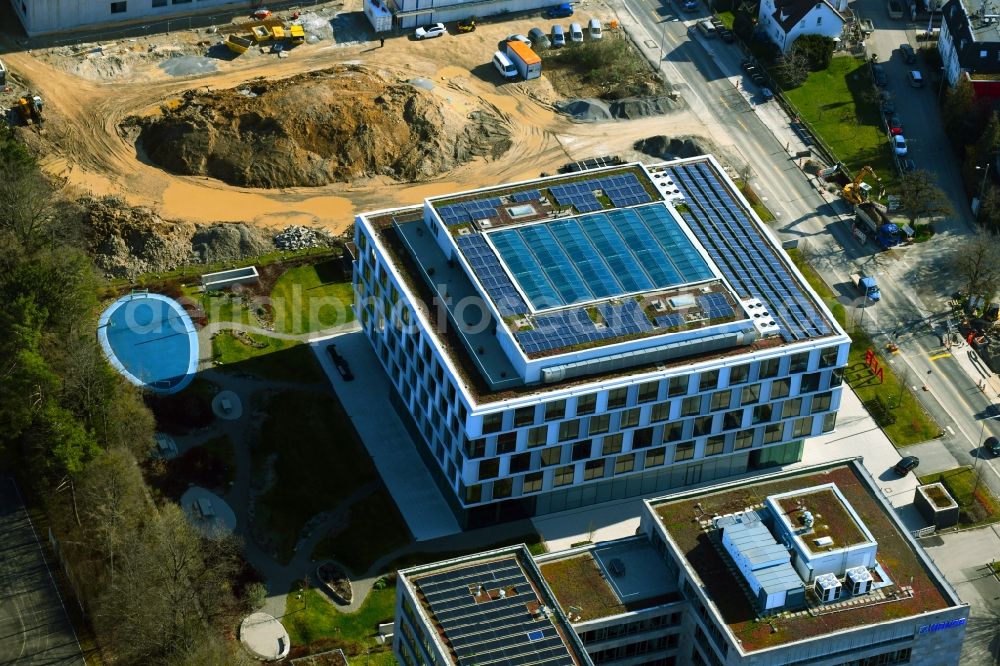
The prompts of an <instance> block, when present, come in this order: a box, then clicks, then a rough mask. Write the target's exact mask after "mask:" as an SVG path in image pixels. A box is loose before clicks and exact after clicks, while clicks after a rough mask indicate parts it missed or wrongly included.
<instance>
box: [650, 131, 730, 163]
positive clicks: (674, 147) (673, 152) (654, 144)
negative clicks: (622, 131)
mask: <svg viewBox="0 0 1000 666" xmlns="http://www.w3.org/2000/svg"><path fill="white" fill-rule="evenodd" d="M705 143H706V142H705V139H703V138H701V137H674V138H673V139H671V138H670V137H668V136H663V135H660V136H651V137H648V138H645V139H639V140H638V141H636V142H635V143H634V144H633V145H632V147H633V148H635V149H636V150H638V151H639V152H641V153H645V154H646V155H649V156H650V157H656V158H658V159H664V160H672V159H676V158H684V157H695V156H696V155H704V154H706V153H709V152H716V151H713V150H712V148H713V147H714V144H711V142H708V143H709V144H711V145H707V146H706V145H705Z"/></svg>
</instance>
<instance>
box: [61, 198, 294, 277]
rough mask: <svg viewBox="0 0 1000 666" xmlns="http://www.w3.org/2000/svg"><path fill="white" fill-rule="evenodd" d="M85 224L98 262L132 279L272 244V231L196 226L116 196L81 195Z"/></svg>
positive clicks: (233, 256)
mask: <svg viewBox="0 0 1000 666" xmlns="http://www.w3.org/2000/svg"><path fill="white" fill-rule="evenodd" d="M78 203H79V205H80V206H81V208H82V211H83V214H82V217H83V222H84V225H85V226H84V228H85V230H86V233H87V238H88V241H89V249H90V253H91V255H92V256H93V258H94V263H95V264H96V265H97V267H98V268H99V269H100V270H101V271H103V272H104V273H105V275H108V276H110V277H116V278H126V279H133V278H135V277H136V276H138V275H141V274H143V273H151V272H160V271H168V270H173V269H175V268H177V267H179V266H182V265H184V264H190V263H216V262H230V261H238V260H240V259H244V258H248V257H255V256H257V255H260V254H264V253H266V252H270V251H272V250H273V249H274V243H273V242H272V241H271V234H270V232H268V231H265V230H263V229H257V228H255V227H251V226H248V225H246V224H243V223H233V224H230V223H218V224H212V225H205V226H202V225H195V224H190V223H187V222H177V221H173V220H164V219H163V218H161V217H160V216H159V215H157V214H156V213H154V212H153V211H151V210H149V209H148V208H132V207H130V206H128V205H127V204H126V203H125V202H124V201H122V200H121V199H119V198H117V197H113V196H108V197H102V198H100V199H95V198H92V197H86V198H83V199H81V200H80V201H79V202H78Z"/></svg>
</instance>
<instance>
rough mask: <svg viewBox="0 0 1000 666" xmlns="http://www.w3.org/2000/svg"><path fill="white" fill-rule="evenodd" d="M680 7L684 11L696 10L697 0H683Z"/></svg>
mask: <svg viewBox="0 0 1000 666" xmlns="http://www.w3.org/2000/svg"><path fill="white" fill-rule="evenodd" d="M681 9H683V10H684V11H686V12H695V11H698V0H684V4H682V5H681Z"/></svg>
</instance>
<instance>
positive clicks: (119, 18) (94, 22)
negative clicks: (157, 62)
mask: <svg viewBox="0 0 1000 666" xmlns="http://www.w3.org/2000/svg"><path fill="white" fill-rule="evenodd" d="M10 4H11V6H12V7H13V8H14V11H15V12H16V13H17V16H18V18H19V19H21V24H22V25H23V26H24V31H25V32H27V33H28V35H29V36H31V37H34V36H36V35H44V34H47V33H54V32H64V31H68V30H79V29H83V28H91V27H93V28H99V27H108V26H111V25H114V24H116V23H127V22H130V21H139V20H150V21H157V20H161V19H169V18H173V17H179V16H188V15H194V14H204V13H211V12H212V11H232V10H237V9H240V8H247V9H248V10H249V9H250V8H251V7H256V6H259V4H260V3H257V2H249V1H243V2H234V0H118V1H117V2H110V1H108V0H10Z"/></svg>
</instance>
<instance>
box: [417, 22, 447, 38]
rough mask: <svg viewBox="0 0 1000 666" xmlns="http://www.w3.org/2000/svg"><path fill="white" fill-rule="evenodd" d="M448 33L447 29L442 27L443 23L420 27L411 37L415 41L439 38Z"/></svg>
mask: <svg viewBox="0 0 1000 666" xmlns="http://www.w3.org/2000/svg"><path fill="white" fill-rule="evenodd" d="M447 32H448V29H447V28H445V27H444V23H435V24H434V25H429V26H426V27H424V26H420V27H419V28H417V29H416V31H415V32H414V33H413V36H414V37H416V38H417V39H433V38H434V37H440V36H441V35H444V34H445V33H447Z"/></svg>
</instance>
